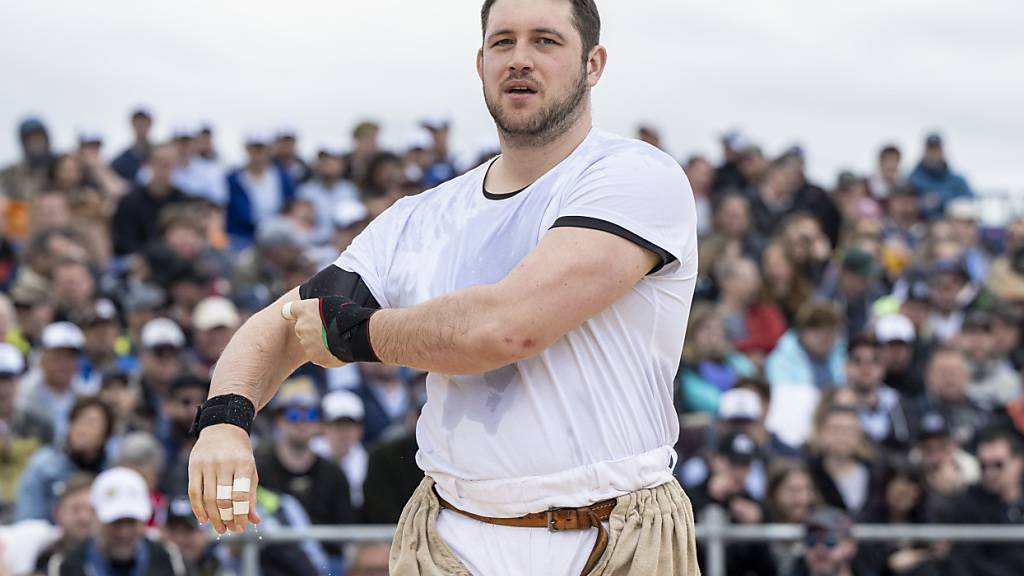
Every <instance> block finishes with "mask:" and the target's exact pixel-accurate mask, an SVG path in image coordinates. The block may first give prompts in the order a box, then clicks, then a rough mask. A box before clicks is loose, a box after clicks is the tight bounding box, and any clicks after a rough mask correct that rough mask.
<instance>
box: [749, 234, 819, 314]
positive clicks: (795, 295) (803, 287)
mask: <svg viewBox="0 0 1024 576" xmlns="http://www.w3.org/2000/svg"><path fill="white" fill-rule="evenodd" d="M761 276H762V278H763V280H764V285H765V290H766V291H767V292H768V295H769V296H770V297H771V299H772V301H774V302H775V303H776V304H778V306H779V308H780V309H781V310H782V313H783V315H784V316H785V318H786V323H787V324H791V323H792V322H793V320H795V319H796V316H797V312H799V310H800V307H801V306H803V305H804V304H806V303H807V301H808V300H809V299H810V298H811V295H812V293H813V291H814V288H813V285H812V284H811V281H810V279H809V278H807V277H806V276H805V275H803V274H801V273H800V271H799V270H797V266H796V264H795V263H794V262H793V261H792V260H791V259H790V257H789V255H788V254H787V253H786V248H785V246H784V245H783V243H782V241H780V240H779V241H773V242H771V243H769V244H768V245H767V246H765V249H764V252H762V253H761Z"/></svg>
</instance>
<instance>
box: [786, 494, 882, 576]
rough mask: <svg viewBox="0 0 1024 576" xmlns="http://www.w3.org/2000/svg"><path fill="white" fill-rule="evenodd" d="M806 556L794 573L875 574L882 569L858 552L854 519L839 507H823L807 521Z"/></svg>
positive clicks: (820, 575)
mask: <svg viewBox="0 0 1024 576" xmlns="http://www.w3.org/2000/svg"><path fill="white" fill-rule="evenodd" d="M806 528H807V535H806V536H805V537H804V556H803V558H801V559H800V561H799V562H798V563H797V565H796V568H794V569H793V572H792V573H791V576H874V575H876V574H879V571H878V570H876V569H875V567H874V566H872V565H871V563H870V562H866V561H865V559H863V558H861V557H860V556H858V554H857V541H856V540H855V539H854V538H853V530H852V528H853V523H852V522H851V521H850V518H849V516H847V515H846V514H844V513H843V512H842V511H840V510H837V509H835V508H822V509H820V510H818V511H817V512H815V513H813V514H811V517H810V518H808V519H807V523H806Z"/></svg>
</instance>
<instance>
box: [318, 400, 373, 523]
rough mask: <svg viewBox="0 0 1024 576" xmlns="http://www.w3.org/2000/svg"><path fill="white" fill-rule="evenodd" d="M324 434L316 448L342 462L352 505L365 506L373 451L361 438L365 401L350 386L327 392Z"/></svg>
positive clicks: (327, 458)
mask: <svg viewBox="0 0 1024 576" xmlns="http://www.w3.org/2000/svg"><path fill="white" fill-rule="evenodd" d="M321 409H322V410H323V426H322V429H323V435H322V436H320V437H319V438H315V439H314V440H313V442H312V448H313V451H314V452H316V454H317V455H318V456H320V457H322V458H324V459H325V460H328V461H331V462H334V463H336V464H338V465H339V466H341V469H342V471H343V472H345V477H346V478H347V479H348V486H349V490H350V492H351V496H352V507H353V508H355V509H359V508H361V507H362V506H363V482H364V481H365V480H366V464H367V459H368V457H369V455H368V454H367V452H366V449H365V448H363V444H362V443H361V442H360V440H362V437H363V401H362V400H360V399H359V396H356V395H355V394H354V393H352V392H350V391H348V390H336V391H334V392H331V393H330V394H328V395H326V396H324V399H323V402H321Z"/></svg>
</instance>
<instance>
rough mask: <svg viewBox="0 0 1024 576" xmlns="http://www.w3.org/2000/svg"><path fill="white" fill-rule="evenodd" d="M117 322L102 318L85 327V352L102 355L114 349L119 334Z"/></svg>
mask: <svg viewBox="0 0 1024 576" xmlns="http://www.w3.org/2000/svg"><path fill="white" fill-rule="evenodd" d="M118 332H119V330H118V327H117V324H116V323H114V322H112V321H109V320H102V321H97V322H93V323H92V324H89V325H88V326H86V327H85V352H86V354H89V355H93V356H101V355H104V354H107V353H111V352H113V351H114V345H115V344H116V343H117V335H118Z"/></svg>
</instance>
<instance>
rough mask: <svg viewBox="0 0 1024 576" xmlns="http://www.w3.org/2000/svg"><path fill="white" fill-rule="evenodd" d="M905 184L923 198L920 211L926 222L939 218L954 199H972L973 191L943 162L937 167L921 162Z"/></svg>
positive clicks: (965, 181)
mask: <svg viewBox="0 0 1024 576" xmlns="http://www.w3.org/2000/svg"><path fill="white" fill-rule="evenodd" d="M907 182H909V183H910V185H911V186H913V187H914V188H917V189H918V190H919V191H920V192H921V195H922V197H923V200H924V201H923V202H922V206H921V210H922V211H923V212H924V215H925V217H926V218H927V219H928V220H934V219H936V218H941V217H942V216H943V215H945V213H946V206H947V205H949V203H950V201H952V200H954V199H956V198H973V197H974V191H973V190H971V187H970V186H969V185H968V184H967V180H965V179H964V177H963V176H960V175H959V174H956V173H954V172H953V171H952V170H950V169H949V165H948V164H946V163H945V162H943V163H942V165H941V166H939V167H933V166H927V165H926V164H925V163H924V162H921V163H919V164H918V165H917V167H916V168H914V171H913V172H911V173H910V177H908V178H907Z"/></svg>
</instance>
